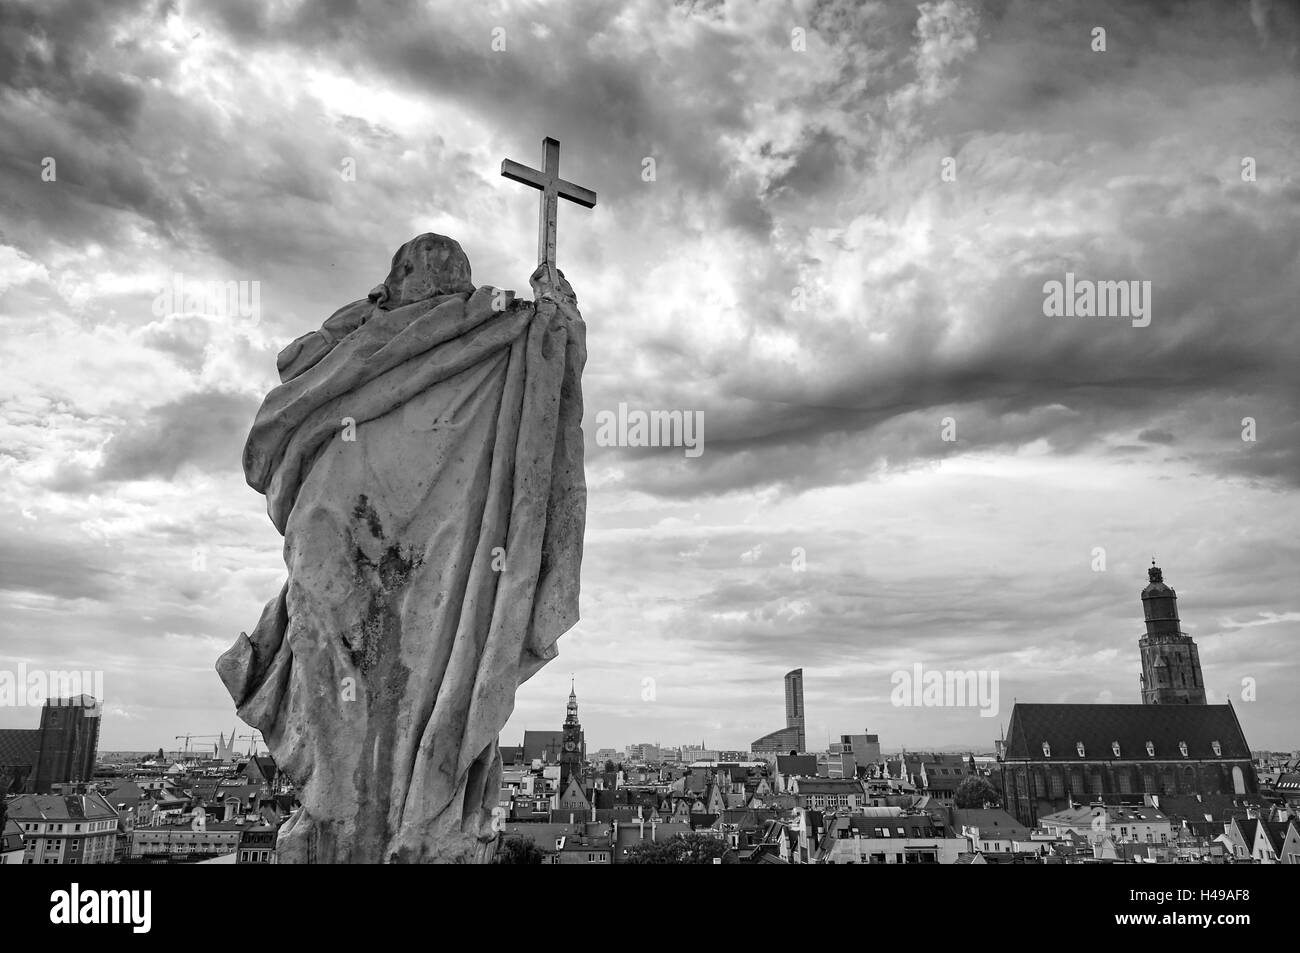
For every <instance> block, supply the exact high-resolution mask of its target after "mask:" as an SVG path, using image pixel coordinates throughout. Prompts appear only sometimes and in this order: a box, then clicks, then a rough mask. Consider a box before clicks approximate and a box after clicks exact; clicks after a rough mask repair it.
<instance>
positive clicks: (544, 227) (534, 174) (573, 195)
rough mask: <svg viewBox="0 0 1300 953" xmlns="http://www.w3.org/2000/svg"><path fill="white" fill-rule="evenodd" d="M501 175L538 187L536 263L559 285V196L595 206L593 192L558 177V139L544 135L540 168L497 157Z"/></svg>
mask: <svg viewBox="0 0 1300 953" xmlns="http://www.w3.org/2000/svg"><path fill="white" fill-rule="evenodd" d="M501 174H502V175H504V176H505V177H506V178H507V179H513V180H514V181H516V182H522V183H523V184H524V185H527V186H531V187H532V188H534V189H540V190H541V193H542V196H541V209H540V214H539V215H538V220H537V264H538V265H545V266H546V270H547V273H548V275H549V277H550V280H551V287H553V288H558V287H559V278H558V276H557V275H556V274H555V217H556V212H557V210H558V206H559V204H560V199H568V200H569V201H570V202H577V203H578V204H579V205H581V206H583V207H584V208H595V206H596V193H595V192H593V191H591V189H585V188H583V187H582V186H581V185H574V184H573V183H572V182H566V181H564V179H561V178H560V142H559V140H558V139H552V138H551V137H550V136H547V137H546V138H545V139H543V140H542V168H541V170H540V171H539V170H537V169H530V168H529V167H528V166H526V165H520V164H519V163H518V162H514V161H512V160H510V159H502V160H501Z"/></svg>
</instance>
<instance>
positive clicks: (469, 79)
mask: <svg viewBox="0 0 1300 953" xmlns="http://www.w3.org/2000/svg"><path fill="white" fill-rule="evenodd" d="M307 7H308V5H306V4H301V5H300V4H296V3H288V2H278V3H265V2H262V0H241V2H228V3H221V4H211V5H207V4H202V5H200V4H195V3H183V2H159V0H149V2H134V3H133V2H121V3H114V4H89V3H69V2H60V0H40V2H33V3H18V2H5V3H3V4H0V367H2V369H3V370H2V373H0V667H4V668H10V669H13V668H16V667H17V666H18V665H19V664H20V663H25V664H26V665H27V666H28V667H29V668H35V669H82V668H89V669H96V670H102V671H103V673H104V680H105V692H106V696H107V698H106V716H105V721H104V726H103V731H102V737H101V747H103V748H107V749H113V748H153V747H158V746H166V747H169V748H170V747H172V746H173V745H174V741H173V736H174V735H176V734H181V733H187V732H189V733H195V734H202V733H208V732H217V731H219V730H222V731H228V730H229V729H230V727H231V726H232V725H233V724H235V718H234V715H233V708H232V704H231V702H230V699H229V697H228V696H227V695H226V693H225V691H224V689H223V687H222V685H221V683H220V681H219V680H218V678H217V676H216V674H215V673H214V671H213V663H214V660H215V659H216V657H217V656H218V655H219V654H220V653H221V652H222V651H224V650H225V649H226V648H227V647H228V646H229V645H230V644H231V642H232V641H233V639H234V638H235V637H236V636H237V635H238V633H239V632H240V631H241V630H247V629H250V628H251V627H252V626H253V625H254V623H255V622H256V620H257V617H258V614H259V612H260V611H261V608H262V606H263V604H264V603H265V602H266V600H268V599H269V598H271V597H272V596H273V595H275V594H276V592H277V591H278V589H279V586H280V583H281V581H282V579H283V574H284V568H283V563H282V560H281V555H280V537H279V536H278V535H277V534H276V532H275V530H274V528H273V527H272V525H271V523H270V521H269V520H268V519H267V516H266V513H265V507H264V500H263V498H262V497H261V496H259V495H258V494H256V493H255V492H254V491H253V490H251V489H249V488H248V486H247V485H246V484H245V482H244V479H243V474H242V471H241V468H240V450H241V447H242V444H243V441H244V438H245V436H246V435H247V432H248V427H249V424H250V422H251V420H252V416H253V413H254V412H255V410H256V408H257V406H258V405H259V403H260V401H261V399H262V396H263V395H264V394H265V393H266V391H267V390H268V389H269V388H270V387H271V386H272V385H273V384H274V383H275V382H276V380H277V378H276V373H275V355H276V352H277V351H278V350H279V348H281V347H282V346H283V345H284V344H285V343H287V342H288V341H289V340H291V339H292V338H294V337H296V336H297V335H299V334H301V333H303V332H305V331H307V330H310V329H313V328H316V327H318V326H319V325H320V323H321V321H323V320H324V318H326V317H327V316H328V315H329V314H330V313H332V312H333V311H334V310H335V309H336V308H338V307H340V306H341V305H343V304H345V303H347V302H349V301H352V300H354V299H357V298H359V297H362V296H364V295H365V293H366V292H367V291H368V290H369V289H370V288H371V287H372V286H374V285H375V284H376V283H378V282H379V281H380V280H381V279H382V278H383V276H384V275H385V274H386V273H387V270H388V264H389V259H390V257H391V255H392V254H393V252H394V250H396V248H397V247H398V246H399V245H400V244H401V243H402V242H404V241H406V240H407V239H409V238H411V237H412V236H413V235H415V234H417V233H419V232H424V231H436V232H442V233H444V234H448V235H451V236H452V237H454V238H456V239H457V240H459V241H460V242H461V244H462V246H463V247H464V249H465V251H466V252H467V254H468V255H469V257H470V260H471V262H472V264H473V268H474V278H475V281H476V282H477V283H479V284H491V285H496V286H499V287H506V288H513V289H519V290H520V291H521V293H526V292H527V287H528V285H527V277H528V274H529V272H530V271H531V266H532V263H533V261H534V260H535V258H534V254H535V251H534V249H535V241H536V225H535V221H536V193H534V192H532V191H531V190H527V189H524V188H522V187H521V186H519V185H517V184H515V183H512V182H509V181H507V180H505V179H502V178H501V177H500V176H499V174H498V173H499V168H500V163H501V159H502V158H505V157H510V158H514V159H517V160H519V161H522V162H526V163H528V164H531V165H535V164H536V163H537V162H538V161H539V159H540V140H541V138H542V137H543V136H547V135H550V136H554V137H556V138H557V139H559V140H561V142H562V143H563V152H562V162H561V172H562V174H563V175H564V176H565V178H568V179H571V180H573V181H576V182H579V183H581V184H583V185H586V186H588V187H590V188H592V189H594V190H596V191H597V192H598V193H599V204H598V206H597V207H596V208H595V209H594V210H591V211H587V210H584V209H580V208H578V207H577V206H574V205H569V204H567V203H565V206H564V207H563V208H562V209H561V211H560V240H559V260H560V264H561V267H563V268H564V270H565V272H566V274H567V275H568V277H569V278H570V279H571V281H572V283H573V285H574V287H575V289H576V291H577V294H578V298H579V303H580V306H581V308H582V311H583V314H584V316H585V318H586V320H587V322H588V348H589V361H588V364H587V369H586V375H585V378H584V387H585V392H586V401H587V416H586V426H585V430H586V433H587V479H588V484H589V489H590V497H589V508H588V514H587V517H588V530H587V544H586V554H585V559H584V564H583V592H582V615H583V619H582V622H581V623H580V624H579V625H578V626H577V627H576V628H574V629H573V630H572V631H571V632H570V633H568V634H567V635H566V636H564V637H563V639H562V640H561V642H560V657H559V658H558V659H557V660H556V661H555V662H553V663H552V664H551V665H550V666H549V667H548V668H547V669H546V670H545V671H544V672H542V673H541V674H539V675H538V676H536V677H535V678H534V679H533V680H532V681H530V682H529V683H527V684H526V685H525V686H523V687H522V688H521V689H520V692H519V695H518V703H517V708H516V713H515V716H514V717H513V718H512V720H511V722H510V724H509V725H508V726H507V728H506V730H505V732H504V740H506V741H508V742H515V741H517V740H518V737H519V735H520V733H521V732H522V731H523V729H524V728H554V727H558V726H559V724H560V722H561V720H562V719H563V713H564V703H565V698H566V696H567V693H568V688H569V678H570V674H571V673H572V675H573V676H574V677H575V678H576V682H577V691H578V695H579V700H580V704H581V714H582V720H583V723H584V725H585V726H586V729H587V739H588V743H589V746H590V747H592V748H598V747H606V746H608V747H613V746H619V747H621V746H623V745H625V744H628V743H632V742H637V741H662V742H664V743H681V742H684V741H694V742H697V743H698V742H699V741H701V740H704V741H706V742H707V743H708V744H709V745H711V746H721V747H737V748H739V747H747V746H748V743H749V742H750V741H751V740H753V739H754V738H756V737H758V736H759V735H762V734H764V733H766V732H768V731H771V730H773V729H775V728H778V727H781V726H782V724H783V708H782V705H783V700H782V690H781V676H782V675H783V674H784V673H785V672H786V671H787V670H789V669H791V668H794V667H799V666H801V667H802V668H803V669H804V676H805V684H806V695H807V708H808V734H809V740H810V742H811V743H814V744H816V743H818V742H821V741H825V740H826V739H827V738H828V737H831V736H836V735H838V734H839V733H842V732H850V731H861V730H862V729H863V728H870V730H872V731H878V732H879V733H880V735H881V739H882V742H883V743H884V745H885V746H886V748H897V747H898V746H900V745H906V746H907V747H909V748H913V749H917V748H925V747H961V746H973V747H976V748H977V749H988V748H990V747H991V743H992V740H993V739H994V738H995V737H996V736H997V734H998V730H999V727H1000V726H1002V725H1003V724H1004V723H1005V721H1006V715H1007V714H1008V713H1009V711H1010V707H1011V704H1012V701H1013V700H1014V699H1017V698H1018V699H1020V700H1027V701H1040V702H1041V701H1080V702H1083V701H1114V702H1133V701H1137V700H1138V692H1139V684H1138V673H1139V671H1140V668H1139V658H1138V649H1137V640H1138V638H1139V636H1140V634H1141V632H1142V623H1141V619H1142V610H1141V605H1140V603H1139V599H1138V594H1139V591H1140V590H1141V588H1142V587H1143V586H1144V585H1145V584H1146V567H1147V566H1148V565H1150V561H1151V558H1152V556H1153V555H1154V556H1155V557H1156V558H1157V559H1158V561H1159V563H1160V565H1161V566H1162V567H1163V568H1164V571H1165V577H1166V580H1167V581H1168V582H1169V583H1170V584H1171V585H1173V586H1174V587H1175V588H1176V589H1177V590H1178V592H1179V595H1180V608H1181V611H1182V617H1183V626H1184V628H1185V629H1186V630H1187V631H1188V632H1190V633H1191V634H1193V635H1194V636H1195V637H1196V638H1197V640H1198V643H1199V646H1200V654H1201V659H1202V663H1203V666H1204V671H1205V677H1206V681H1207V684H1208V685H1209V687H1210V693H1211V700H1212V701H1216V702H1223V701H1226V700H1231V701H1232V702H1233V703H1234V705H1235V706H1236V710H1237V712H1238V714H1239V716H1240V719H1241V722H1242V725H1243V727H1244V729H1245V732H1246V737H1247V739H1248V740H1249V742H1250V743H1251V744H1252V746H1254V747H1257V748H1259V747H1273V748H1285V749H1292V748H1298V747H1300V737H1297V734H1296V731H1295V725H1296V723H1297V722H1298V721H1300V700H1298V698H1297V689H1296V686H1297V685H1298V684H1300V664H1298V663H1297V661H1296V660H1297V655H1296V653H1295V651H1294V647H1295V645H1296V643H1297V639H1300V586H1297V585H1296V583H1297V566H1298V565H1300V559H1298V556H1300V552H1298V549H1300V544H1298V543H1297V539H1298V538H1300V514H1298V511H1297V502H1298V501H1300V466H1298V459H1300V418H1298V414H1300V390H1298V384H1297V382H1298V381H1300V374H1297V364H1298V363H1300V359H1298V358H1297V354H1300V350H1298V348H1300V325H1297V321H1296V318H1297V301H1298V300H1300V293H1298V292H1300V268H1298V267H1297V265H1298V264H1300V262H1298V260H1297V259H1298V256H1300V216H1298V215H1297V211H1298V207H1300V176H1298V175H1297V169H1296V157H1297V155H1300V114H1298V112H1297V103H1300V16H1298V15H1297V11H1296V7H1295V5H1293V4H1282V3H1277V4H1270V3H1267V2H1254V3H1247V2H1226V3H1225V2H1222V0H1209V2H1205V3H1188V4H1182V3H1159V4H1149V5H1148V4H1135V3H1130V2H1119V0H1115V2H1112V3H1098V2H1087V3H1082V2H1081V3H1077V4H1072V3H1050V4H1048V3H1041V2H1037V0H1025V2H1015V0H1004V2H998V0H988V2H983V3H978V2H967V0H937V2H927V3H922V4H920V5H916V4H914V3H904V2H889V3H866V4H861V3H857V2H851V0H845V2H827V3H794V4H777V3H770V4H768V3H763V4H754V3H704V2H701V3H698V4H685V3H683V4H678V5H676V6H671V7H670V6H668V5H667V4H664V3H660V2H648V0H647V2H632V3H620V4H611V3H606V2H601V0H583V2H572V3H569V2H566V3H563V4H543V3H518V4H515V3H488V4H477V3H475V4H465V3H435V4H401V3H392V4H359V3H355V2H349V0H334V2H331V3H327V4H311V5H310V9H309V10H308V9H306V8H307ZM1097 27H1101V28H1103V29H1104V30H1105V35H1104V41H1105V50H1104V51H1099V50H1094V49H1093V47H1094V46H1096V45H1097V41H1096V39H1095V38H1094V37H1095V34H1094V29H1095V28H1097ZM494 47H495V48H494ZM502 47H504V48H502ZM51 159H52V160H53V162H51V161H50V160H51ZM649 159H652V160H653V162H652V163H650V162H647V160H649ZM1248 159H1249V160H1252V161H1246V160H1248ZM1249 169H1253V171H1254V175H1253V177H1252V176H1251V175H1250V174H1249ZM647 170H652V171H653V175H651V174H649V173H648V171H647ZM1244 170H1246V171H1244ZM945 172H947V173H948V174H947V175H945ZM1067 272H1071V273H1073V274H1075V275H1076V276H1077V277H1079V278H1089V279H1095V280H1140V281H1149V282H1150V283H1151V289H1152V290H1151V321H1150V324H1149V326H1146V327H1137V326H1134V325H1133V323H1132V322H1131V321H1130V320H1128V319H1127V318H1124V317H1048V316H1045V315H1044V309H1043V301H1044V293H1043V286H1044V282H1046V281H1050V280H1063V279H1064V275H1065V273H1067ZM177 275H183V276H184V277H185V280H189V281H221V282H227V281H236V282H247V283H248V285H247V286H246V287H248V288H249V289H253V288H256V289H257V293H258V295H259V298H258V303H259V305H260V308H259V309H258V310H257V312H256V313H254V314H250V315H241V314H230V313H222V312H221V310H220V309H217V310H213V309H199V310H187V309H186V308H185V306H184V302H180V303H177V302H167V301H166V299H165V296H162V295H161V294H160V291H161V289H162V288H164V287H165V286H168V285H170V284H171V283H173V282H174V281H175V280H176V279H175V276H177ZM800 305H802V306H803V307H802V308H801V307H800ZM619 403H625V404H627V405H628V406H629V407H632V408H644V409H681V410H688V411H699V412H701V413H702V414H703V418H704V440H705V452H704V453H703V454H702V455H700V456H698V457H693V458H688V457H687V456H686V455H685V454H684V453H683V451H682V449H681V448H676V449H644V448H613V447H601V446H597V444H596V441H595V439H594V431H595V426H594V423H595V415H596V414H597V413H598V412H600V411H601V410H610V409H614V408H616V407H617V406H618V404H619ZM1244 418H1251V419H1252V420H1253V421H1254V435H1253V436H1254V438H1255V439H1253V440H1248V439H1243V430H1244V429H1245V428H1244V425H1243V419H1244ZM945 430H946V431H947V432H946V433H945ZM944 436H949V437H952V436H955V438H956V439H955V440H945V439H943V438H944ZM918 663H919V664H921V665H923V666H924V667H925V669H927V670H950V669H951V670H957V669H959V670H967V669H974V670H982V671H988V672H996V673H997V674H998V677H999V689H1000V711H999V715H998V717H996V718H985V717H980V715H979V713H978V711H977V710H975V709H973V708H902V707H894V706H893V705H891V703H890V691H891V688H892V682H891V676H892V674H893V673H894V672H895V671H897V670H911V669H912V666H914V665H915V664H918ZM1245 680H1253V681H1249V682H1247V681H1245ZM1248 684H1253V686H1254V690H1253V691H1250V690H1248V689H1247V688H1244V687H1243V686H1244V685H1248ZM36 718H37V715H36V713H35V712H34V711H32V710H31V709H23V708H0V726H2V727H34V726H35V724H36ZM240 730H241V731H245V730H247V729H246V728H241V729H240Z"/></svg>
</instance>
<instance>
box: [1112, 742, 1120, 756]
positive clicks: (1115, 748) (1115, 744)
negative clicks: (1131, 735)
mask: <svg viewBox="0 0 1300 953" xmlns="http://www.w3.org/2000/svg"><path fill="white" fill-rule="evenodd" d="M1110 750H1111V752H1112V753H1113V754H1114V755H1115V757H1117V758H1118V757H1119V742H1118V741H1112V742H1111V743H1110Z"/></svg>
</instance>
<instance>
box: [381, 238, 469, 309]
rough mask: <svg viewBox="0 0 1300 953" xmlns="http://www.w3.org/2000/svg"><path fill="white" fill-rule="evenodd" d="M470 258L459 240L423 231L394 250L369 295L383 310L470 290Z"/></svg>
mask: <svg viewBox="0 0 1300 953" xmlns="http://www.w3.org/2000/svg"><path fill="white" fill-rule="evenodd" d="M473 290H474V284H473V282H471V281H470V276H469V259H468V258H466V257H465V252H463V251H462V250H461V247H460V243H458V242H455V241H453V240H452V239H450V238H448V237H447V236H446V235H435V234H433V233H432V232H425V233H424V234H423V235H416V236H415V237H414V238H412V239H411V240H410V241H409V242H407V243H406V244H405V245H403V246H402V247H401V248H399V249H397V254H396V255H394V256H393V267H392V269H391V270H390V271H389V272H388V277H387V278H385V279H384V283H383V284H381V285H379V286H377V287H376V288H375V289H374V290H373V291H371V292H370V295H369V298H370V300H371V301H373V302H375V304H377V305H379V307H380V308H383V309H384V310H385V311H388V310H391V309H393V308H400V307H401V306H402V305H404V304H411V303H413V302H415V301H423V300H425V299H426V298H435V297H437V296H438V295H445V294H455V293H457V292H461V291H473Z"/></svg>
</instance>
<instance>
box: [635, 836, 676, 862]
mask: <svg viewBox="0 0 1300 953" xmlns="http://www.w3.org/2000/svg"><path fill="white" fill-rule="evenodd" d="M674 839H675V838H674ZM677 855H678V850H677V847H676V845H674V844H673V839H670V840H661V841H651V840H647V841H642V842H641V843H639V844H633V845H632V846H631V847H629V848H628V849H627V861H626V862H627V863H629V864H675V863H678V860H677Z"/></svg>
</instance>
